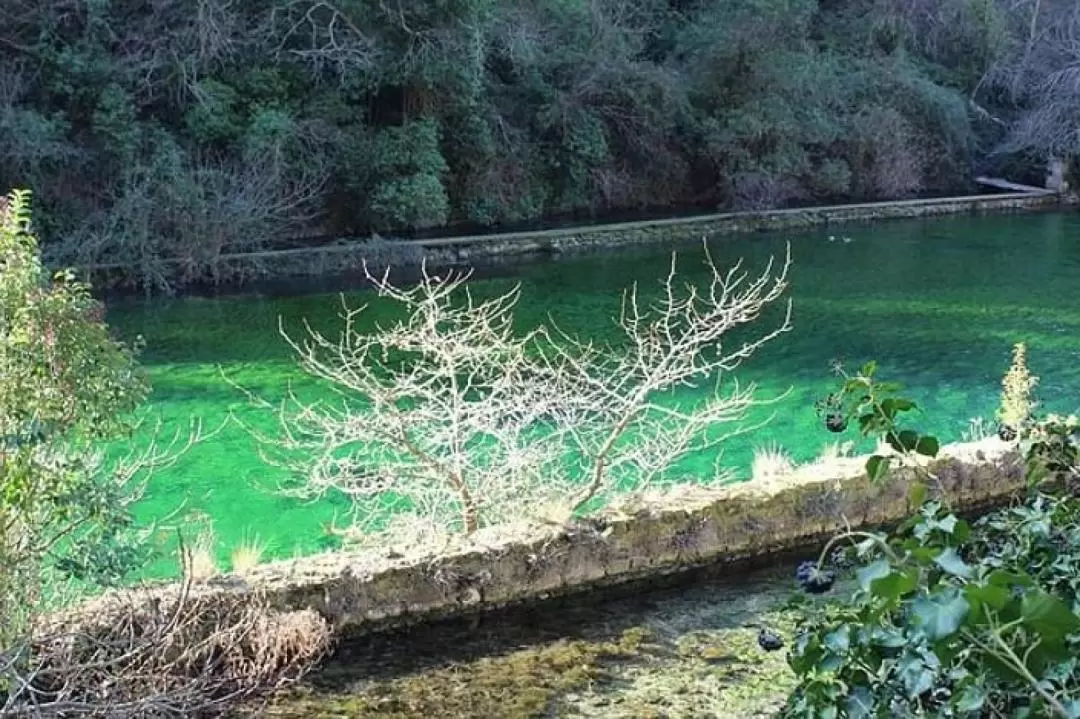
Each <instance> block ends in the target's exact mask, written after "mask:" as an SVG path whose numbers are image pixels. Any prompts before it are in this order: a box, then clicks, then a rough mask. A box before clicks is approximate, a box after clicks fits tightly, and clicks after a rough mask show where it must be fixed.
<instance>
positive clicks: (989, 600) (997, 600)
mask: <svg viewBox="0 0 1080 719" xmlns="http://www.w3.org/2000/svg"><path fill="white" fill-rule="evenodd" d="M964 596H965V597H967V598H968V601H969V602H971V603H972V605H974V606H976V607H977V606H978V605H985V606H987V607H989V608H990V609H993V610H995V611H1000V610H1002V609H1004V608H1005V605H1006V604H1008V603H1009V600H1010V599H1011V598H1012V592H1010V591H1009V590H1008V589H1006V588H1005V587H1002V586H998V585H994V584H969V585H967V586H966V587H964Z"/></svg>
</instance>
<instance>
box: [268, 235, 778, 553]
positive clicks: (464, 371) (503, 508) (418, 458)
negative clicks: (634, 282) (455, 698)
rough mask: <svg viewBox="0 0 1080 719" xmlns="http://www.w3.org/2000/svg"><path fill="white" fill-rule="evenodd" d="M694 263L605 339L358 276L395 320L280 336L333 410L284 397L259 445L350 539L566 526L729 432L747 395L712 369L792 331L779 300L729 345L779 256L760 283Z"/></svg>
mask: <svg viewBox="0 0 1080 719" xmlns="http://www.w3.org/2000/svg"><path fill="white" fill-rule="evenodd" d="M705 264H706V267H707V268H708V277H707V280H706V281H705V283H704V285H703V286H702V285H700V284H699V283H692V282H687V283H682V282H681V281H680V280H679V279H678V277H677V273H676V262H675V258H674V256H673V258H672V264H671V268H670V272H669V273H668V275H667V277H666V279H665V280H664V282H663V283H662V286H661V288H660V292H659V294H658V295H657V294H654V293H646V292H644V291H639V288H637V287H634V288H632V289H631V290H629V291H628V292H627V294H626V296H625V298H624V302H623V310H622V314H621V316H620V318H619V320H618V325H619V328H620V330H621V331H622V335H623V338H624V341H623V342H622V343H620V344H618V345H612V346H599V345H596V344H594V343H593V342H591V341H588V340H581V339H579V338H576V337H572V336H570V335H568V334H566V333H564V332H561V331H559V330H558V329H557V328H548V327H539V328H535V329H532V330H530V331H527V332H521V331H520V329H519V328H517V329H516V328H514V326H513V309H514V307H515V306H516V304H517V302H518V299H519V290H518V288H514V289H511V290H509V291H507V292H504V293H501V294H497V295H495V296H491V297H486V298H479V297H477V296H476V295H474V294H473V292H472V291H471V289H470V287H469V286H468V285H467V284H466V281H467V279H468V275H467V274H450V275H447V276H442V277H440V276H437V275H433V274H431V273H429V272H427V271H426V269H425V271H424V273H423V278H422V280H421V282H420V284H419V285H417V286H416V287H414V288H411V289H402V288H399V287H395V286H393V285H391V284H390V283H389V282H388V280H387V277H386V276H385V275H384V276H382V277H371V276H370V275H369V277H370V279H371V280H372V281H373V282H374V284H375V286H376V288H377V290H378V294H379V295H380V297H382V298H384V299H385V300H389V301H392V302H393V303H395V304H396V305H398V306H399V307H400V308H401V309H402V310H403V313H404V318H403V319H401V320H399V321H397V322H395V323H393V324H390V325H386V326H375V327H372V326H371V325H370V324H368V323H367V322H366V315H365V308H364V307H361V308H358V309H349V308H347V307H346V308H345V310H344V313H343V320H344V329H343V331H342V333H341V334H340V336H338V337H337V338H330V337H327V336H326V335H324V334H322V333H321V332H319V331H317V330H315V329H313V328H311V327H307V337H305V338H304V339H303V340H302V341H297V340H293V339H291V338H288V336H287V335H286V338H287V339H288V340H289V342H290V344H291V345H292V347H293V349H294V350H295V351H296V352H297V354H298V356H299V359H300V364H301V366H302V367H303V369H304V370H306V371H307V372H308V373H310V374H312V375H314V376H315V377H318V378H320V379H322V380H326V381H328V382H330V383H332V384H333V385H334V386H336V387H337V388H338V389H339V390H340V392H341V395H342V401H341V403H340V404H336V405H330V404H326V403H320V404H309V403H305V402H303V401H302V400H300V399H299V398H297V397H291V398H290V399H289V400H288V401H286V402H285V403H284V404H283V405H282V406H281V407H280V408H278V409H279V412H280V417H281V422H282V427H283V430H284V432H283V436H282V437H274V438H268V437H263V438H262V439H263V440H264V442H266V443H267V444H268V445H269V446H271V447H272V448H274V449H278V450H282V451H283V452H284V456H282V455H280V454H279V455H277V457H276V458H275V459H276V460H277V461H284V462H285V463H286V464H289V465H290V466H292V467H293V468H294V469H295V470H297V471H298V472H299V473H300V476H302V477H303V481H302V483H301V484H300V486H299V487H298V488H296V489H294V491H296V492H297V493H299V494H301V495H304V496H317V495H321V494H324V493H327V492H340V493H343V494H345V495H346V496H348V497H349V498H350V499H351V500H352V502H353V506H354V509H355V516H354V518H353V526H352V528H351V529H352V530H354V531H353V532H352V536H353V538H359V539H366V540H370V539H371V532H372V531H377V532H379V533H385V532H386V531H387V530H390V531H391V533H392V534H393V535H394V536H393V537H392V538H391V539H392V540H399V541H400V540H404V539H406V538H408V539H410V540H411V541H414V542H415V541H417V539H418V537H420V536H422V537H424V538H426V540H430V539H431V538H433V537H437V536H444V535H446V534H448V533H455V532H463V533H465V534H472V533H473V532H475V531H476V530H477V529H478V528H480V527H481V526H485V525H491V524H498V523H504V522H510V521H514V520H518V519H523V518H535V517H536V516H537V515H538V514H546V515H547V516H551V514H552V510H553V508H555V513H556V514H559V515H562V516H564V517H565V518H569V516H570V515H571V514H572V513H574V512H575V511H577V510H579V509H581V508H582V507H584V506H585V505H589V506H590V507H591V506H592V504H594V500H607V499H610V497H611V496H612V494H613V493H615V492H617V491H631V490H639V489H644V488H646V487H648V486H649V485H651V484H654V483H656V482H659V481H663V480H665V479H668V478H669V477H670V475H671V474H672V473H673V472H674V471H676V469H677V465H678V463H679V462H680V461H681V460H682V459H683V458H685V457H687V456H688V455H690V454H693V453H698V452H706V451H709V450H715V449H716V448H717V447H718V446H719V445H720V444H721V443H722V442H723V440H724V439H725V438H726V437H728V436H730V434H731V431H740V430H739V429H735V430H725V429H724V428H725V427H730V426H731V425H732V423H735V422H737V421H738V420H740V419H742V418H743V416H744V414H745V411H746V410H747V409H748V408H749V407H750V406H752V405H753V404H755V403H756V400H755V399H754V387H753V386H747V387H742V386H739V385H738V384H737V383H733V386H732V388H731V389H730V391H728V389H727V383H726V379H727V374H728V373H729V372H732V371H734V370H735V369H737V368H738V367H739V365H740V364H741V363H742V362H743V361H744V360H745V359H747V358H748V357H750V356H751V355H752V354H753V353H754V351H755V350H757V349H758V348H759V347H760V346H761V345H763V344H764V343H766V342H768V341H769V340H771V339H773V338H774V337H776V336H777V335H779V334H780V333H782V332H785V331H787V330H788V329H789V328H790V306H789V307H788V308H787V310H786V311H785V312H784V314H783V316H782V318H781V319H780V322H779V325H778V326H776V327H775V328H774V329H772V330H770V331H766V332H763V333H761V334H760V335H758V336H756V337H749V336H744V337H742V338H740V340H739V341H738V343H737V344H735V345H734V346H730V347H729V346H728V344H727V342H728V339H729V333H730V332H732V331H733V330H736V329H738V328H740V327H742V326H744V325H747V324H749V323H752V322H754V321H755V320H757V319H758V318H759V317H760V316H761V314H762V312H763V311H764V310H765V308H766V307H767V306H768V305H770V304H772V303H774V302H775V301H777V300H778V299H779V298H780V297H781V295H782V294H783V292H784V291H785V289H786V286H787V271H788V267H789V265H790V257H788V258H785V260H784V262H783V264H782V267H781V268H780V269H779V271H778V272H776V273H775V275H774V272H773V270H774V268H773V265H772V263H771V262H770V264H769V266H768V267H766V268H765V269H764V271H763V272H762V273H761V274H760V275H756V276H751V275H750V274H749V273H747V272H746V271H745V270H744V269H743V268H742V266H741V264H738V265H736V266H735V267H734V268H732V269H730V270H726V271H722V270H720V269H719V268H718V267H717V266H716V265H715V263H714V262H713V260H712V257H711V256H710V255H709V254H708V253H706V258H705ZM721 380H724V383H723V385H722V384H721ZM290 457H291V460H290ZM390 505H394V508H395V509H397V510H399V511H398V513H396V514H395V515H394V517H395V518H394V520H393V521H391V522H389V523H387V520H386V516H387V510H388V507H389V506H390ZM403 528H404V529H405V530H406V531H405V532H402V531H401V530H402V529H403ZM409 529H411V530H412V532H411V533H410V532H409V531H407V530H409ZM385 539H386V538H385V537H383V540H385Z"/></svg>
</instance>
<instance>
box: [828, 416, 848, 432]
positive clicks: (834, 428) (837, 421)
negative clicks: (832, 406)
mask: <svg viewBox="0 0 1080 719" xmlns="http://www.w3.org/2000/svg"><path fill="white" fill-rule="evenodd" d="M825 428H826V429H828V430H829V431H830V432H838V433H839V432H843V431H844V430H845V429H847V419H846V418H845V417H844V415H842V414H837V413H836V412H833V413H832V414H830V415H828V416H826V417H825Z"/></svg>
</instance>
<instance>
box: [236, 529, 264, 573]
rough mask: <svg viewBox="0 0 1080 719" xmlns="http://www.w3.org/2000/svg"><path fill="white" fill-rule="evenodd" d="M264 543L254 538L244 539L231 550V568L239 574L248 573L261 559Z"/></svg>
mask: <svg viewBox="0 0 1080 719" xmlns="http://www.w3.org/2000/svg"><path fill="white" fill-rule="evenodd" d="M264 549H265V547H264V545H263V544H262V543H261V542H260V541H259V540H258V539H257V538H256V539H245V540H243V541H242V542H240V544H238V545H237V546H236V547H235V548H234V549H233V551H232V557H231V560H232V570H233V572H235V573H236V574H239V575H241V576H243V575H245V574H248V573H249V572H251V570H253V569H255V567H257V566H259V562H261V561H262V556H263V551H264Z"/></svg>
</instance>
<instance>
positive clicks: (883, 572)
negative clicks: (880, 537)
mask: <svg viewBox="0 0 1080 719" xmlns="http://www.w3.org/2000/svg"><path fill="white" fill-rule="evenodd" d="M890 572H892V565H891V564H889V560H887V559H879V560H877V561H876V562H874V563H873V564H867V565H866V566H865V567H859V569H858V570H856V572H855V577H856V579H858V580H859V586H860V587H862V589H863V591H864V592H869V591H870V585H871V583H873V581H874V580H875V579H881V578H882V577H887V576H889V573H890Z"/></svg>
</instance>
